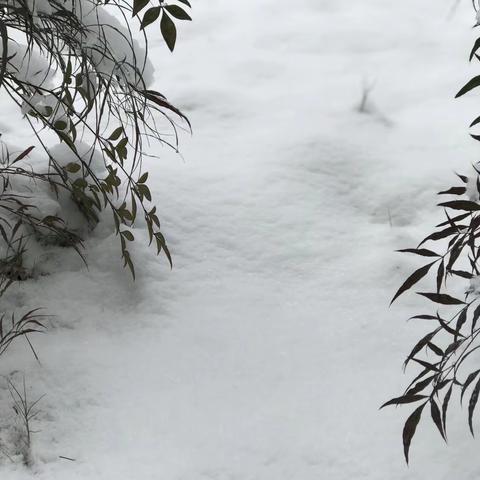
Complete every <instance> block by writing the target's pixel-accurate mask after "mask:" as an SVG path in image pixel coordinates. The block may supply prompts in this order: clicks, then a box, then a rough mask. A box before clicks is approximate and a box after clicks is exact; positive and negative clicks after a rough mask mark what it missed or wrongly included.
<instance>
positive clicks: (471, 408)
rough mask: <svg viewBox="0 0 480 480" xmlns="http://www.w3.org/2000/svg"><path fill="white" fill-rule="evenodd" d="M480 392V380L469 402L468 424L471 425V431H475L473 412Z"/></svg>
mask: <svg viewBox="0 0 480 480" xmlns="http://www.w3.org/2000/svg"><path fill="white" fill-rule="evenodd" d="M479 394H480V380H478V381H477V383H476V385H475V388H474V389H473V392H472V395H471V397H470V402H469V404H468V425H469V427H470V432H472V435H473V436H475V435H474V433H473V414H474V412H475V408H476V406H477V402H478V395H479Z"/></svg>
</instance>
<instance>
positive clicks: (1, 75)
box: [0, 0, 191, 352]
mask: <svg viewBox="0 0 480 480" xmlns="http://www.w3.org/2000/svg"><path fill="white" fill-rule="evenodd" d="M190 7H191V6H190V3H189V2H188V1H187V0H176V1H175V2H171V3H170V4H166V3H165V2H158V4H155V5H153V4H151V3H150V2H149V0H134V1H133V4H130V3H129V2H127V1H123V0H118V1H117V0H100V1H96V0H6V1H5V2H4V3H2V5H0V38H1V59H0V89H2V90H3V91H4V92H5V93H6V94H7V95H8V97H9V98H10V99H11V101H12V102H14V103H15V104H17V105H18V107H19V108H20V109H21V112H22V113H23V115H24V118H25V120H26V122H27V123H28V125H29V126H30V128H31V130H32V132H33V134H34V136H35V139H36V142H35V143H36V146H35V145H30V146H28V147H27V148H24V149H23V151H21V152H20V153H17V154H15V155H14V154H12V153H11V152H12V151H13V149H12V148H11V147H8V146H7V145H6V144H3V146H2V155H1V158H0V252H1V254H0V297H1V295H2V294H3V293H4V292H5V291H6V289H7V288H8V287H9V286H10V285H11V284H12V283H13V282H15V281H21V280H25V279H27V278H29V277H30V276H31V274H32V272H31V271H30V270H29V268H28V266H27V262H26V261H25V257H26V255H28V253H29V247H30V245H32V242H34V243H36V244H39V245H47V244H55V245H58V246H62V247H71V248H74V249H75V250H76V251H77V252H78V253H79V254H80V255H82V248H83V243H82V242H83V240H84V239H85V238H86V236H87V235H88V233H89V232H90V231H91V230H92V229H94V228H95V226H96V225H97V223H98V222H99V219H100V214H101V213H102V212H104V211H107V212H110V214H111V215H112V216H113V221H114V225H115V231H116V234H117V235H118V238H119V246H120V252H121V257H122V260H123V263H124V266H125V267H127V268H128V269H129V270H130V272H131V274H132V275H133V277H134V278H135V268H134V262H133V260H132V258H131V255H130V251H129V243H130V242H132V241H134V235H133V233H132V231H131V227H132V226H134V225H135V222H136V220H137V219H139V218H140V217H142V218H143V219H144V220H145V222H146V226H147V230H148V234H149V241H150V244H152V243H153V244H154V245H155V247H156V251H157V254H159V253H160V252H163V253H164V254H165V255H166V257H167V259H168V261H169V263H170V265H171V264H172V259H171V255H170V252H169V249H168V246H167V244H166V241H165V238H164V235H163V232H162V231H161V228H160V221H159V218H158V213H157V210H156V207H155V206H154V205H153V204H152V196H151V193H150V189H149V187H148V172H144V171H142V159H143V158H144V156H145V154H146V150H145V146H146V144H147V142H148V143H150V142H151V141H152V140H153V141H157V142H160V143H162V144H166V145H168V146H170V147H171V148H173V149H175V150H178V135H177V131H178V123H177V120H175V117H176V118H177V119H179V120H181V121H182V122H184V123H185V125H187V126H188V127H189V126H190V125H189V123H188V119H187V118H186V117H185V116H184V115H183V114H182V113H181V112H180V111H179V110H178V109H177V108H175V107H174V106H173V105H171V104H170V103H169V102H168V100H167V99H166V97H165V96H164V95H162V94H161V93H160V92H158V91H155V90H152V89H150V88H149V85H148V83H149V81H150V77H151V71H152V67H151V64H150V62H149V60H148V43H147V37H146V34H145V28H146V27H148V26H149V25H151V24H154V23H158V24H159V26H160V32H161V34H162V36H163V38H164V40H165V42H166V45H167V46H168V48H169V49H170V50H173V49H174V47H175V43H176V38H177V30H176V26H175V22H177V21H178V20H190V19H191V18H190V15H189V13H188V10H189V8H190ZM130 16H131V17H132V18H133V19H134V20H135V21H136V22H138V28H139V30H140V31H141V33H142V35H143V41H142V42H139V41H137V40H136V39H134V34H133V30H132V27H131V25H130V24H131V20H130V18H129V17H130ZM22 42H23V43H22ZM159 122H166V123H167V125H168V126H169V128H171V129H172V130H173V133H174V136H173V138H174V140H173V142H171V141H169V140H167V139H165V138H164V136H163V135H162V134H161V133H160V127H159V125H160V123H159ZM52 138H53V139H54V140H53V142H54V144H53V145H52ZM55 143H56V145H55ZM34 148H36V149H37V150H38V148H40V149H41V150H43V152H44V157H45V158H46V160H45V161H44V162H43V163H41V162H40V163H39V162H38V161H37V162H36V163H35V164H34V165H32V164H31V163H29V162H27V159H29V158H30V156H31V155H32V153H35V152H34V151H33V149H34ZM82 258H83V257H82ZM16 331H17V330H16ZM18 331H20V332H21V331H22V328H20V330H18ZM1 351H2V340H1V338H0V352H1Z"/></svg>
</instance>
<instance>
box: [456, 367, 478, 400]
mask: <svg viewBox="0 0 480 480" xmlns="http://www.w3.org/2000/svg"><path fill="white" fill-rule="evenodd" d="M479 373H480V369H478V370H475V371H474V372H472V373H471V374H470V375H469V376H468V377H467V379H466V380H465V383H464V384H463V386H462V393H461V395H460V403H462V402H463V396H464V395H465V392H466V391H467V388H468V387H469V386H470V384H471V383H472V382H473V381H474V380H475V378H476V377H477V375H478V374H479Z"/></svg>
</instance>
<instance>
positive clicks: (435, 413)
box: [430, 398, 446, 440]
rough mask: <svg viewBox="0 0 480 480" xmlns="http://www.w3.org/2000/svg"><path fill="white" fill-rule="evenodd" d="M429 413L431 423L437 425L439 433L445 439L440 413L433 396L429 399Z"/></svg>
mask: <svg viewBox="0 0 480 480" xmlns="http://www.w3.org/2000/svg"><path fill="white" fill-rule="evenodd" d="M430 413H431V415H432V420H433V423H434V424H435V425H436V426H437V428H438V431H439V432H440V435H441V436H442V438H443V439H444V440H446V438H445V433H444V432H443V424H442V415H441V413H440V409H439V408H438V405H437V402H436V401H435V400H434V399H433V398H431V399H430Z"/></svg>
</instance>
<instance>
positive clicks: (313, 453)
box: [0, 0, 480, 480]
mask: <svg viewBox="0 0 480 480" xmlns="http://www.w3.org/2000/svg"><path fill="white" fill-rule="evenodd" d="M193 3H194V19H195V21H194V22H193V23H192V24H191V25H184V26H183V28H181V31H180V35H179V43H178V45H177V49H176V51H175V53H174V55H171V54H170V53H169V52H168V51H167V49H166V47H165V46H164V44H163V42H162V40H161V38H160V34H159V32H158V30H156V29H155V28H154V27H153V26H151V27H149V28H148V33H149V34H150V38H151V42H150V45H151V48H152V50H151V56H150V58H151V60H152V62H153V63H154V64H155V69H156V74H155V75H156V76H155V80H154V82H153V88H155V89H157V90H159V91H161V92H162V93H164V94H167V95H168V98H169V100H170V101H172V102H173V103H174V104H175V105H177V106H179V107H180V108H181V109H182V110H183V111H184V112H185V113H187V114H188V116H189V118H190V120H191V121H192V124H193V126H194V135H193V136H192V137H191V138H190V137H189V136H188V135H187V134H184V135H182V139H181V147H182V148H181V153H182V157H179V156H176V155H174V154H173V153H172V152H170V151H169V150H168V149H158V151H156V152H154V153H157V154H158V155H159V156H160V159H149V160H148V161H147V162H146V163H145V165H144V167H145V168H146V169H147V170H148V171H149V172H150V175H149V182H150V186H151V189H152V194H153V196H154V198H155V199H156V204H157V205H158V208H159V213H160V217H161V220H162V228H163V231H164V232H165V233H166V237H167V240H168V242H169V245H170V248H171V250H172V253H173V255H174V268H173V270H172V271H170V270H169V268H168V264H167V262H166V260H165V259H164V258H158V259H157V258H156V257H154V256H153V253H152V251H151V250H148V249H147V248H146V247H145V243H146V242H145V240H146V237H147V233H146V232H145V231H144V230H143V229H141V228H138V229H137V230H136V231H135V236H136V238H137V239H138V242H137V243H136V245H135V247H134V249H133V252H132V254H133V258H134V261H135V264H136V270H137V281H136V282H135V283H133V282H132V281H131V278H130V277H129V274H128V272H127V271H125V270H123V269H122V267H121V262H120V251H119V250H120V248H119V245H118V241H117V239H116V238H115V237H114V236H113V235H112V233H111V230H112V225H111V223H110V221H109V220H108V219H104V221H103V222H101V223H100V224H99V226H98V227H97V229H96V230H95V231H94V232H93V234H92V237H91V238H90V239H89V240H88V241H87V242H86V256H87V260H88V263H89V267H88V269H87V268H85V266H84V265H83V263H82V261H81V259H79V258H78V256H77V255H76V254H75V253H74V252H71V251H68V250H66V249H55V250H52V251H51V252H49V254H48V255H46V258H43V259H42V272H47V271H49V272H51V273H50V274H49V275H41V276H38V278H36V279H34V280H31V281H28V282H24V283H22V284H20V285H18V286H17V287H15V288H12V289H11V290H10V291H9V293H8V295H7V296H6V297H5V299H4V301H5V307H4V308H5V309H6V310H11V309H15V310H22V311H25V310H27V309H29V308H32V307H36V306H42V307H45V309H46V310H45V311H46V312H48V313H51V314H52V315H54V316H53V317H52V318H51V320H50V322H49V324H50V328H49V331H48V333H47V334H45V335H36V336H31V340H32V341H33V343H34V345H35V349H36V351H37V353H38V355H39V358H40V362H41V363H38V362H36V361H35V359H34V358H33V356H32V355H31V352H30V350H29V347H28V345H27V344H25V343H24V342H18V343H16V344H15V345H14V346H12V348H11V349H10V350H9V351H8V352H7V353H6V355H4V356H3V357H2V364H1V373H2V375H4V376H9V378H11V379H12V381H14V382H15V384H17V385H21V382H22V381H23V378H24V377H25V381H26V384H27V386H28V392H29V397H30V398H31V399H37V398H39V397H41V396H42V395H43V394H46V396H45V397H44V398H43V399H42V400H41V401H40V402H39V404H38V410H39V415H38V417H37V418H36V420H35V421H34V429H35V431H36V432H37V433H35V434H34V438H33V457H34V464H33V466H32V467H30V468H26V467H23V466H21V465H20V464H19V463H18V461H17V462H16V463H12V462H10V461H9V460H8V459H5V460H4V462H3V463H2V465H1V467H0V471H1V475H2V479H6V480H30V479H33V478H35V479H39V480H47V479H48V480H51V479H57V478H58V479H62V480H73V479H82V480H83V479H98V480H104V479H105V480H113V479H120V480H124V479H125V480H127V479H128V480H129V479H142V480H143V479H155V480H156V479H165V480H254V479H262V480H286V479H301V480H314V479H315V480H318V479H328V480H347V479H348V480H351V479H360V478H365V479H368V480H384V479H386V478H388V479H389V480H400V479H407V478H408V479H413V480H417V479H430V478H437V479H447V478H452V477H460V478H462V480H468V479H474V478H477V477H478V475H479V473H480V472H479V469H480V467H479V466H478V465H477V464H476V463H477V462H475V460H472V459H475V458H476V453H477V450H476V448H477V444H476V441H475V440H472V439H471V438H470V437H469V434H468V432H467V425H466V412H465V410H463V411H461V410H460V408H457V409H456V411H455V413H454V414H453V411H452V416H451V418H449V429H450V435H449V446H448V447H446V446H445V445H444V444H443V443H442V440H441V438H440V436H439V435H438V432H436V431H435V429H434V427H433V426H432V425H430V422H424V423H422V424H421V426H420V427H419V430H418V434H417V436H416V437H415V439H414V441H413V444H412V450H411V466H410V467H408V468H407V467H406V465H405V463H404V460H403V455H402V448H401V429H402V426H403V421H404V419H405V418H406V416H407V415H408V413H409V412H410V410H409V409H408V407H407V408H403V409H397V410H395V409H392V410H388V411H382V412H379V411H378V407H379V405H380V404H381V403H383V401H385V400H386V399H389V398H391V397H392V396H394V395H395V394H398V393H399V392H401V389H402V386H404V385H405V382H406V381H407V378H408V377H403V376H402V372H401V364H402V362H403V359H404V357H405V355H406V354H407V352H408V351H409V347H411V345H412V342H413V341H414V340H415V339H416V338H418V337H419V335H421V333H422V329H423V328H424V325H421V324H414V323H408V324H407V323H406V322H405V321H404V320H405V319H406V318H408V317H409V316H411V314H412V312H413V313H417V309H418V308H419V306H420V305H424V304H423V303H421V301H420V300H417V299H416V298H414V296H413V295H410V296H405V297H404V298H403V299H402V300H400V301H399V302H398V303H397V304H395V305H394V307H392V308H391V309H388V303H389V301H390V299H391V297H392V296H393V293H394V291H395V290H396V287H398V285H399V284H400V282H401V281H402V279H404V278H405V275H407V274H409V273H410V272H411V271H413V269H414V268H415V266H417V265H418V263H417V262H415V259H412V258H409V257H407V256H405V255H398V254H395V253H393V251H394V250H396V249H398V248H406V247H411V246H413V245H415V244H416V243H417V242H418V241H419V240H420V239H421V238H423V237H424V236H425V235H426V234H428V233H430V229H431V227H432V226H433V225H435V224H436V223H438V222H437V219H439V218H440V217H441V211H440V209H438V208H436V207H435V203H436V200H437V199H436V198H435V193H436V192H437V191H440V190H443V189H445V188H448V187H449V186H451V185H452V184H455V182H456V180H455V176H454V174H453V172H454V171H458V172H459V173H464V172H470V171H471V163H473V162H474V161H476V160H477V155H476V149H477V146H476V144H475V142H473V141H471V140H469V138H468V134H467V125H468V124H469V122H470V121H471V120H472V119H473V118H475V116H476V115H475V114H477V115H478V111H476V109H477V105H476V102H475V100H474V98H473V97H474V96H475V94H472V95H470V96H469V97H465V98H464V99H463V98H462V99H461V100H458V101H454V100H453V96H454V94H455V93H456V91H457V90H458V89H459V88H460V87H461V86H462V85H463V84H464V83H466V81H467V80H468V79H469V78H470V77H471V76H472V74H474V72H475V71H477V72H478V67H477V70H475V67H469V65H468V64H467V56H468V53H469V50H470V48H471V44H472V43H473V40H474V38H475V33H476V32H475V31H472V30H471V25H472V22H473V19H474V16H475V12H473V11H472V9H471V5H470V4H469V2H462V3H461V4H460V5H459V8H458V10H457V11H456V12H455V14H454V15H453V16H452V15H451V7H452V3H453V2H452V1H451V0H441V1H440V2H439V1H438V0H437V1H435V2H434V1H433V0H425V1H422V2H414V1H413V0H406V1H404V2H385V1H380V0H370V1H369V2H338V1H336V0H298V1H297V2H296V3H295V4H292V2H287V1H286V0H276V1H273V0H262V1H258V0H257V1H253V0H247V1H244V2H230V1H226V0H211V1H210V2H208V5H207V4H206V3H205V2H193ZM372 84H373V88H372V89H371V92H370V94H369V99H368V101H369V108H368V109H367V112H366V113H360V112H358V111H357V109H358V105H359V103H360V101H361V98H362V88H363V87H364V85H372ZM18 118H19V117H18ZM13 121H15V122H18V129H17V128H16V127H14V124H12V122H13ZM1 122H2V124H6V127H8V128H7V129H6V130H4V132H5V136H6V137H7V136H8V138H9V139H11V140H10V141H14V143H16V144H17V145H23V144H25V142H27V143H28V134H27V133H25V131H26V130H23V131H21V130H20V123H19V122H20V120H17V118H16V117H13V116H12V121H9V118H5V117H4V116H3V115H2V118H1ZM15 125H16V124H15ZM17 130H18V131H17ZM7 132H8V135H7ZM14 135H15V136H14ZM410 373H411V372H410ZM452 401H453V400H452ZM11 403H12V402H11V398H10V395H9V392H8V390H7V388H6V383H5V382H4V384H3V387H2V389H1V390H0V426H3V428H1V429H0V432H3V433H2V434H1V435H0V447H2V445H3V443H2V441H3V442H5V443H7V444H8V442H11V438H12V435H13V436H14V433H15V427H14V426H12V425H11V420H10V418H11ZM457 404H458V402H457ZM60 457H68V458H71V459H74V460H75V461H70V460H66V459H63V458H60ZM14 460H15V458H14Z"/></svg>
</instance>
